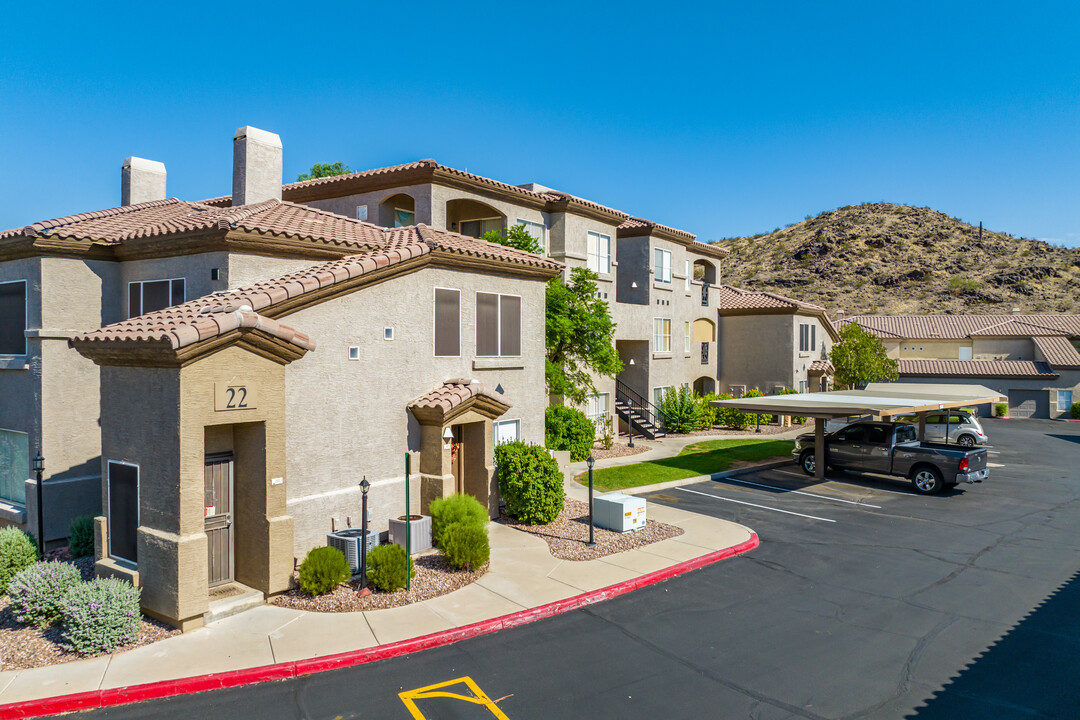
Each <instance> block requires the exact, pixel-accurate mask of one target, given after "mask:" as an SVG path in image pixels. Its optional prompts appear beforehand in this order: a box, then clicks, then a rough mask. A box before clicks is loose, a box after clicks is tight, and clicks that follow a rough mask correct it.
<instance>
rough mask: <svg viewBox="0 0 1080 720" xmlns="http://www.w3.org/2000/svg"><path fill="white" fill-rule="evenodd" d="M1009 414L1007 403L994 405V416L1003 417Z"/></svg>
mask: <svg viewBox="0 0 1080 720" xmlns="http://www.w3.org/2000/svg"><path fill="white" fill-rule="evenodd" d="M1008 414H1009V403H994V415H996V416H997V417H1005V416H1006V415H1008Z"/></svg>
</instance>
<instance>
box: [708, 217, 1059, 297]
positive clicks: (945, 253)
mask: <svg viewBox="0 0 1080 720" xmlns="http://www.w3.org/2000/svg"><path fill="white" fill-rule="evenodd" d="M719 244H721V245H723V246H725V247H727V248H729V249H730V250H731V251H732V254H731V256H730V257H729V258H728V259H727V260H726V261H725V262H724V271H723V282H725V283H728V284H731V285H735V286H737V287H743V288H746V289H750V290H770V291H773V292H777V293H780V294H782V295H787V296H789V297H793V298H795V299H798V300H803V301H806V302H813V303H817V304H818V305H823V306H825V307H826V308H827V309H828V310H829V313H830V314H831V315H832V316H833V317H835V316H836V312H837V311H838V310H843V311H844V312H845V313H846V314H848V315H853V314H859V313H874V314H890V315H900V314H920V313H969V314H1002V313H1008V312H1009V311H1010V310H1011V309H1012V308H1014V307H1017V308H1020V309H1021V310H1022V311H1023V312H1027V313H1036V312H1064V313H1080V249H1069V248H1060V247H1056V246H1054V245H1050V244H1048V243H1045V242H1042V241H1040V240H1031V239H1027V238H1017V237H1013V236H1012V235H1009V234H1008V233H1001V232H991V231H989V230H980V229H979V228H978V227H974V226H972V225H969V224H967V223H965V222H963V221H962V220H960V219H958V218H953V217H949V216H948V215H945V214H944V213H940V212H937V211H934V210H930V209H929V208H919V207H908V206H904V205H893V204H891V203H874V204H868V205H850V206H848V207H842V208H839V209H837V210H831V211H829V212H824V213H822V214H820V215H818V216H817V217H812V218H807V219H806V220H804V221H802V222H799V223H795V224H793V225H789V226H788V227H786V228H783V229H780V228H777V229H776V230H774V231H773V232H771V233H767V234H762V235H754V236H752V237H745V238H727V239H725V240H721V241H719Z"/></svg>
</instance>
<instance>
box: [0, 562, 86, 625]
mask: <svg viewBox="0 0 1080 720" xmlns="http://www.w3.org/2000/svg"><path fill="white" fill-rule="evenodd" d="M80 582H82V576H81V574H80V573H79V569H78V568H76V567H75V566H74V565H72V564H71V563H61V562H36V563H34V564H33V565H31V566H30V567H28V568H25V569H24V570H20V571H19V572H18V573H17V574H16V575H15V577H13V578H12V579H11V583H10V584H9V585H8V598H9V599H10V600H11V610H12V612H13V613H14V614H15V619H16V620H18V621H19V622H21V623H27V624H28V625H37V626H38V627H45V626H46V625H51V624H52V623H54V622H56V621H57V620H59V619H60V610H61V608H62V607H63V602H64V596H65V595H66V594H67V592H68V590H70V589H71V588H73V587H75V586H76V585H78V584H79V583H80Z"/></svg>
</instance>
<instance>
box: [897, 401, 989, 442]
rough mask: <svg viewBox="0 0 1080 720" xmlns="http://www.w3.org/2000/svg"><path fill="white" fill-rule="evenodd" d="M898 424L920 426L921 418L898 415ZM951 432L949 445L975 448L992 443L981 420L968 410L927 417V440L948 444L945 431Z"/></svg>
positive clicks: (930, 414)
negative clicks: (905, 423) (904, 423)
mask: <svg viewBox="0 0 1080 720" xmlns="http://www.w3.org/2000/svg"><path fill="white" fill-rule="evenodd" d="M895 420H896V421H897V422H907V423H912V424H914V425H915V426H916V427H918V425H919V418H918V417H917V416H915V415H898V416H897V417H896V418H895ZM946 428H948V431H949V439H948V442H949V443H953V444H956V445H960V446H962V447H974V446H976V445H986V444H987V443H989V442H990V438H989V437H988V436H987V434H986V431H985V430H983V426H982V423H980V422H979V418H977V417H975V416H974V415H972V414H971V413H970V412H968V411H967V410H949V411H948V412H947V413H946V412H933V413H927V415H926V439H927V440H928V441H930V442H946V440H945V430H946Z"/></svg>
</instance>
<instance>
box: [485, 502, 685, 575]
mask: <svg viewBox="0 0 1080 720" xmlns="http://www.w3.org/2000/svg"><path fill="white" fill-rule="evenodd" d="M495 522H499V523H502V524H503V525H507V526H509V527H512V528H515V529H517V530H522V531H524V532H527V533H529V534H530V535H536V536H537V537H539V538H543V540H544V541H545V542H546V543H547V544H548V549H549V550H551V554H552V556H554V557H557V558H559V559H560V560H595V559H596V558H601V557H604V556H605V555H614V554H615V553H620V552H623V551H624V550H632V549H634V548H639V547H643V546H645V545H651V544H652V543H655V542H660V541H661V540H667V539H668V538H673V537H678V536H679V535H682V534H683V529H682V528H680V527H676V526H674V525H668V524H667V523H661V522H656V521H655V520H646V522H645V527H644V529H642V530H638V531H636V532H628V533H617V532H612V531H611V530H604V529H603V528H599V527H598V528H595V530H594V533H593V539H594V540H596V546H595V547H589V546H588V545H586V544H585V543H586V542H588V540H589V503H587V502H581V501H580V500H573V499H571V498H566V500H565V502H564V503H563V509H562V512H561V513H559V516H558V517H557V518H555V520H554V521H553V522H551V523H549V524H547V525H525V524H523V523H519V522H518V521H517V520H515V519H513V518H512V517H508V516H506V515H502V516H500V517H499V519H498V520H496V521H495Z"/></svg>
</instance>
